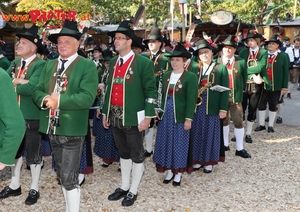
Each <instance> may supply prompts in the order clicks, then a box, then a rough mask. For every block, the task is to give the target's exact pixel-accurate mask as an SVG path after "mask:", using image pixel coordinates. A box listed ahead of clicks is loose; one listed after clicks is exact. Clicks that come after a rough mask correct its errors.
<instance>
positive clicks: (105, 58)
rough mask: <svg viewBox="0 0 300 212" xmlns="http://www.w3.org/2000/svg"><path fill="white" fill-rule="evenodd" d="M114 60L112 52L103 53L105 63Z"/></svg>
mask: <svg viewBox="0 0 300 212" xmlns="http://www.w3.org/2000/svg"><path fill="white" fill-rule="evenodd" d="M112 58H113V53H112V51H110V50H105V51H103V61H110V60H111V59H112Z"/></svg>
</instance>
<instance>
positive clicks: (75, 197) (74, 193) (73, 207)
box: [66, 187, 81, 212]
mask: <svg viewBox="0 0 300 212" xmlns="http://www.w3.org/2000/svg"><path fill="white" fill-rule="evenodd" d="M80 190H81V189H80V187H78V188H74V189H72V190H70V191H66V194H67V205H68V208H69V212H79V208H80Z"/></svg>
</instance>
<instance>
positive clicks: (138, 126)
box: [103, 21, 157, 206]
mask: <svg viewBox="0 0 300 212" xmlns="http://www.w3.org/2000/svg"><path fill="white" fill-rule="evenodd" d="M108 35H109V36H111V37H112V38H113V39H114V45H115V49H116V51H117V52H118V53H119V56H117V57H114V58H113V59H112V60H111V61H110V66H109V67H110V69H109V78H108V82H107V89H106V95H105V101H104V102H105V103H104V107H103V127H104V128H106V129H108V127H109V125H110V124H111V125H112V131H113V136H114V140H115V144H116V147H117V149H118V153H119V156H120V163H121V174H122V185H121V186H120V188H117V189H116V190H115V192H114V193H112V194H111V195H109V196H108V199H109V200H111V201H115V200H119V199H121V198H123V197H124V199H123V201H122V206H130V205H133V204H134V202H135V200H136V198H137V190H138V186H139V183H140V181H141V178H142V175H143V171H144V164H143V162H144V159H145V157H144V154H143V149H144V148H143V137H144V130H146V129H148V127H149V125H150V121H151V118H155V110H154V108H155V105H156V101H155V100H156V97H157V89H156V86H155V78H154V72H153V62H152V61H151V60H149V59H147V58H146V57H143V56H141V55H138V54H134V52H133V51H132V50H131V46H132V44H133V43H134V44H136V43H137V42H139V41H138V38H137V36H136V35H135V34H134V31H133V27H132V23H130V22H129V21H123V22H122V23H121V24H120V26H119V27H118V28H117V30H116V31H113V32H110V33H108ZM138 112H139V113H138ZM138 114H141V115H140V116H139V115H138ZM131 175H132V181H131V185H130V176H131Z"/></svg>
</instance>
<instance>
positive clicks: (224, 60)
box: [222, 55, 234, 66]
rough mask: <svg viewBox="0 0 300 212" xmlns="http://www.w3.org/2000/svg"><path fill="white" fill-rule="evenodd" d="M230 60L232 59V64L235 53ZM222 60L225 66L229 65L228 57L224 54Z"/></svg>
mask: <svg viewBox="0 0 300 212" xmlns="http://www.w3.org/2000/svg"><path fill="white" fill-rule="evenodd" d="M229 60H230V64H232V62H233V61H234V55H233V56H232V57H231V58H230V59H229ZM222 62H223V65H224V66H226V65H227V62H228V58H225V57H224V55H222Z"/></svg>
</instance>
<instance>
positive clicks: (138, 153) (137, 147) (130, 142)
mask: <svg viewBox="0 0 300 212" xmlns="http://www.w3.org/2000/svg"><path fill="white" fill-rule="evenodd" d="M122 121H123V119H120V118H117V117H115V116H114V115H113V114H112V113H111V116H110V123H111V126H112V132H113V137H114V141H115V144H116V147H117V149H118V153H119V156H120V157H121V158H123V159H131V160H132V161H133V162H134V163H142V162H143V161H144V160H145V157H144V147H143V139H144V131H143V132H139V130H138V127H137V126H131V127H127V126H123V124H122Z"/></svg>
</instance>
